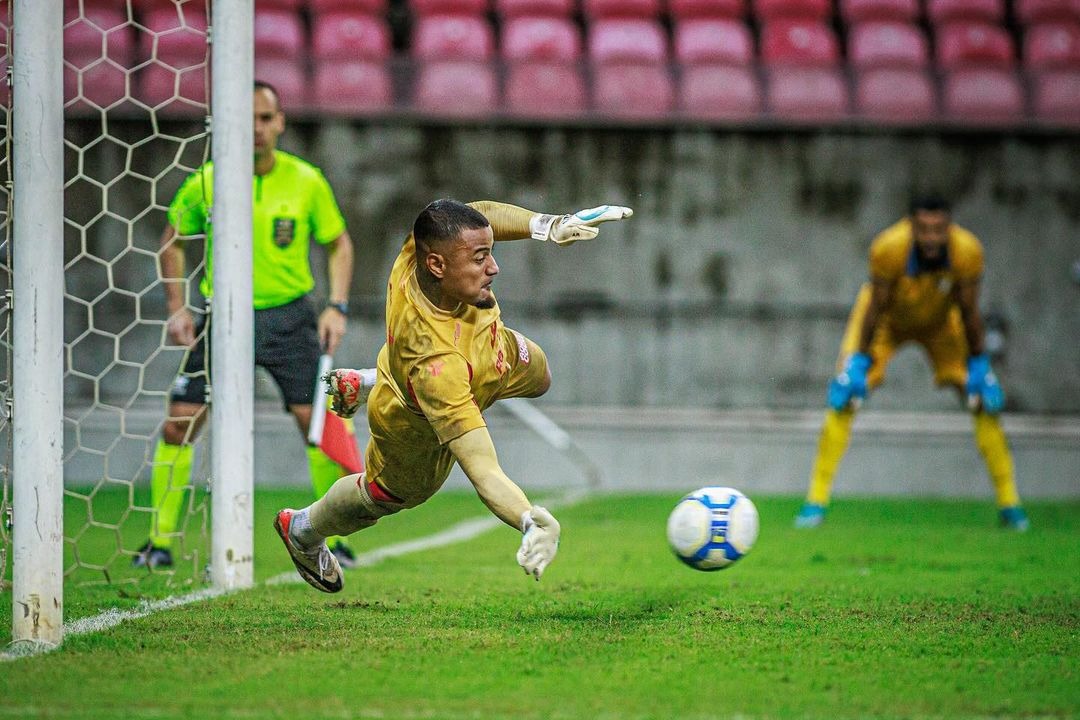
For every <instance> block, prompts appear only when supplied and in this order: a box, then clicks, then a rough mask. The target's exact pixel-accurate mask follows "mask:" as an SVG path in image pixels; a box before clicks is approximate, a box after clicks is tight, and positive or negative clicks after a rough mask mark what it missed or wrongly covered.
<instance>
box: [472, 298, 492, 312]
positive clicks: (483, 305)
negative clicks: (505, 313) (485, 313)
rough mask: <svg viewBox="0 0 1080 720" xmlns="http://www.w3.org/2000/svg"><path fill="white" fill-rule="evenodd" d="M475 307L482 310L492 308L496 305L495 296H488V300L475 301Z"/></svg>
mask: <svg viewBox="0 0 1080 720" xmlns="http://www.w3.org/2000/svg"><path fill="white" fill-rule="evenodd" d="M473 307H477V308H480V309H481V310H490V309H491V308H493V307H495V297H494V296H493V295H492V296H488V298H487V299H486V300H477V301H476V302H474V303H473Z"/></svg>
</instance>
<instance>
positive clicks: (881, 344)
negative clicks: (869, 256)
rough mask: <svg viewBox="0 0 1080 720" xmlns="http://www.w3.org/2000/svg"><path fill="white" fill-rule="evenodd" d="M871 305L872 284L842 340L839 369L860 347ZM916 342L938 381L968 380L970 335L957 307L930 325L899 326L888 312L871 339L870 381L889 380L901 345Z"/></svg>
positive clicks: (853, 312)
mask: <svg viewBox="0 0 1080 720" xmlns="http://www.w3.org/2000/svg"><path fill="white" fill-rule="evenodd" d="M869 305H870V287H869V286H868V285H865V286H863V288H862V290H860V291H859V296H858V297H857V298H856V300H855V305H854V307H852V308H851V315H850V316H849V317H848V324H847V329H846V330H844V339H843V341H842V342H841V343H840V358H839V360H838V361H837V372H840V370H842V369H843V364H844V363H845V362H846V361H847V358H848V356H849V355H851V354H852V353H854V352H855V351H856V350H858V347H859V332H860V330H861V328H862V323H863V318H864V317H865V316H866V308H867V307H869ZM907 342H915V343H918V344H919V345H921V346H922V348H923V350H925V351H926V354H927V356H928V357H929V359H930V364H931V365H932V366H933V368H934V382H935V383H936V384H938V385H953V386H956V387H963V386H964V384H965V383H966V382H967V358H968V344H967V336H966V335H965V334H964V323H963V320H962V319H961V317H960V309H959V308H957V307H953V308H952V309H951V310H950V311H949V314H948V315H947V316H946V319H945V322H944V323H942V324H941V325H938V326H935V327H930V328H911V329H908V328H903V329H898V328H897V323H895V321H894V320H893V318H891V317H889V314H888V313H885V314H883V315H882V317H881V319H880V321H879V322H878V326H877V329H876V330H875V331H874V336H873V337H872V338H871V339H870V357H871V358H873V360H874V364H873V365H872V366H871V367H870V372H869V373H867V376H866V382H867V385H868V386H869V387H871V388H875V387H877V386H878V385H880V384H881V383H882V382H883V381H884V380H885V368H886V366H887V365H888V364H889V361H890V360H891V359H892V356H893V355H894V354H896V351H897V350H898V349H899V348H900V346H901V345H903V344H904V343H907Z"/></svg>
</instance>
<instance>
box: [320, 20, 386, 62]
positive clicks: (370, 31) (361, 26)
mask: <svg viewBox="0 0 1080 720" xmlns="http://www.w3.org/2000/svg"><path fill="white" fill-rule="evenodd" d="M311 55H312V57H313V58H314V59H315V60H317V61H318V60H382V59H384V58H387V57H389V56H390V28H389V27H388V26H387V24H386V21H385V20H383V19H382V18H379V17H374V16H372V15H363V14H360V13H351V12H327V13H324V14H322V15H316V16H315V17H314V19H313V21H312V26H311Z"/></svg>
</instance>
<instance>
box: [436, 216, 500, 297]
mask: <svg viewBox="0 0 1080 720" xmlns="http://www.w3.org/2000/svg"><path fill="white" fill-rule="evenodd" d="M494 244H495V240H494V237H493V235H492V233H491V227H490V226H488V227H483V228H475V229H471V230H464V231H462V233H461V235H459V236H458V238H457V240H455V241H452V242H448V243H447V244H446V248H445V250H444V251H443V252H442V253H439V254H440V255H441V256H442V267H441V270H442V277H441V278H440V279H439V286H440V288H441V290H442V294H443V297H444V298H445V299H448V300H453V301H455V302H458V303H465V304H467V305H475V306H476V307H478V308H492V307H495V296H494V295H493V294H492V292H491V283H492V282H493V281H494V280H495V276H496V275H498V274H499V265H498V263H496V262H495V257H494V256H493V255H492V254H491V249H492V247H493V246H494Z"/></svg>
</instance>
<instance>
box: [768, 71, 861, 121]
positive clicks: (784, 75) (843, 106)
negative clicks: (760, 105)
mask: <svg viewBox="0 0 1080 720" xmlns="http://www.w3.org/2000/svg"><path fill="white" fill-rule="evenodd" d="M766 94H767V97H768V103H769V110H770V111H771V113H772V115H773V116H774V117H776V118H777V119H781V120H786V121H791V122H800V123H802V122H828V121H836V120H843V119H846V118H847V117H848V116H849V108H848V106H849V100H848V88H847V82H846V81H845V80H844V77H843V76H842V75H841V74H840V73H839V72H838V71H836V70H829V69H825V68H802V67H786V68H776V69H773V70H772V71H771V72H770V73H769V85H768V90H767V93H766Z"/></svg>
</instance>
